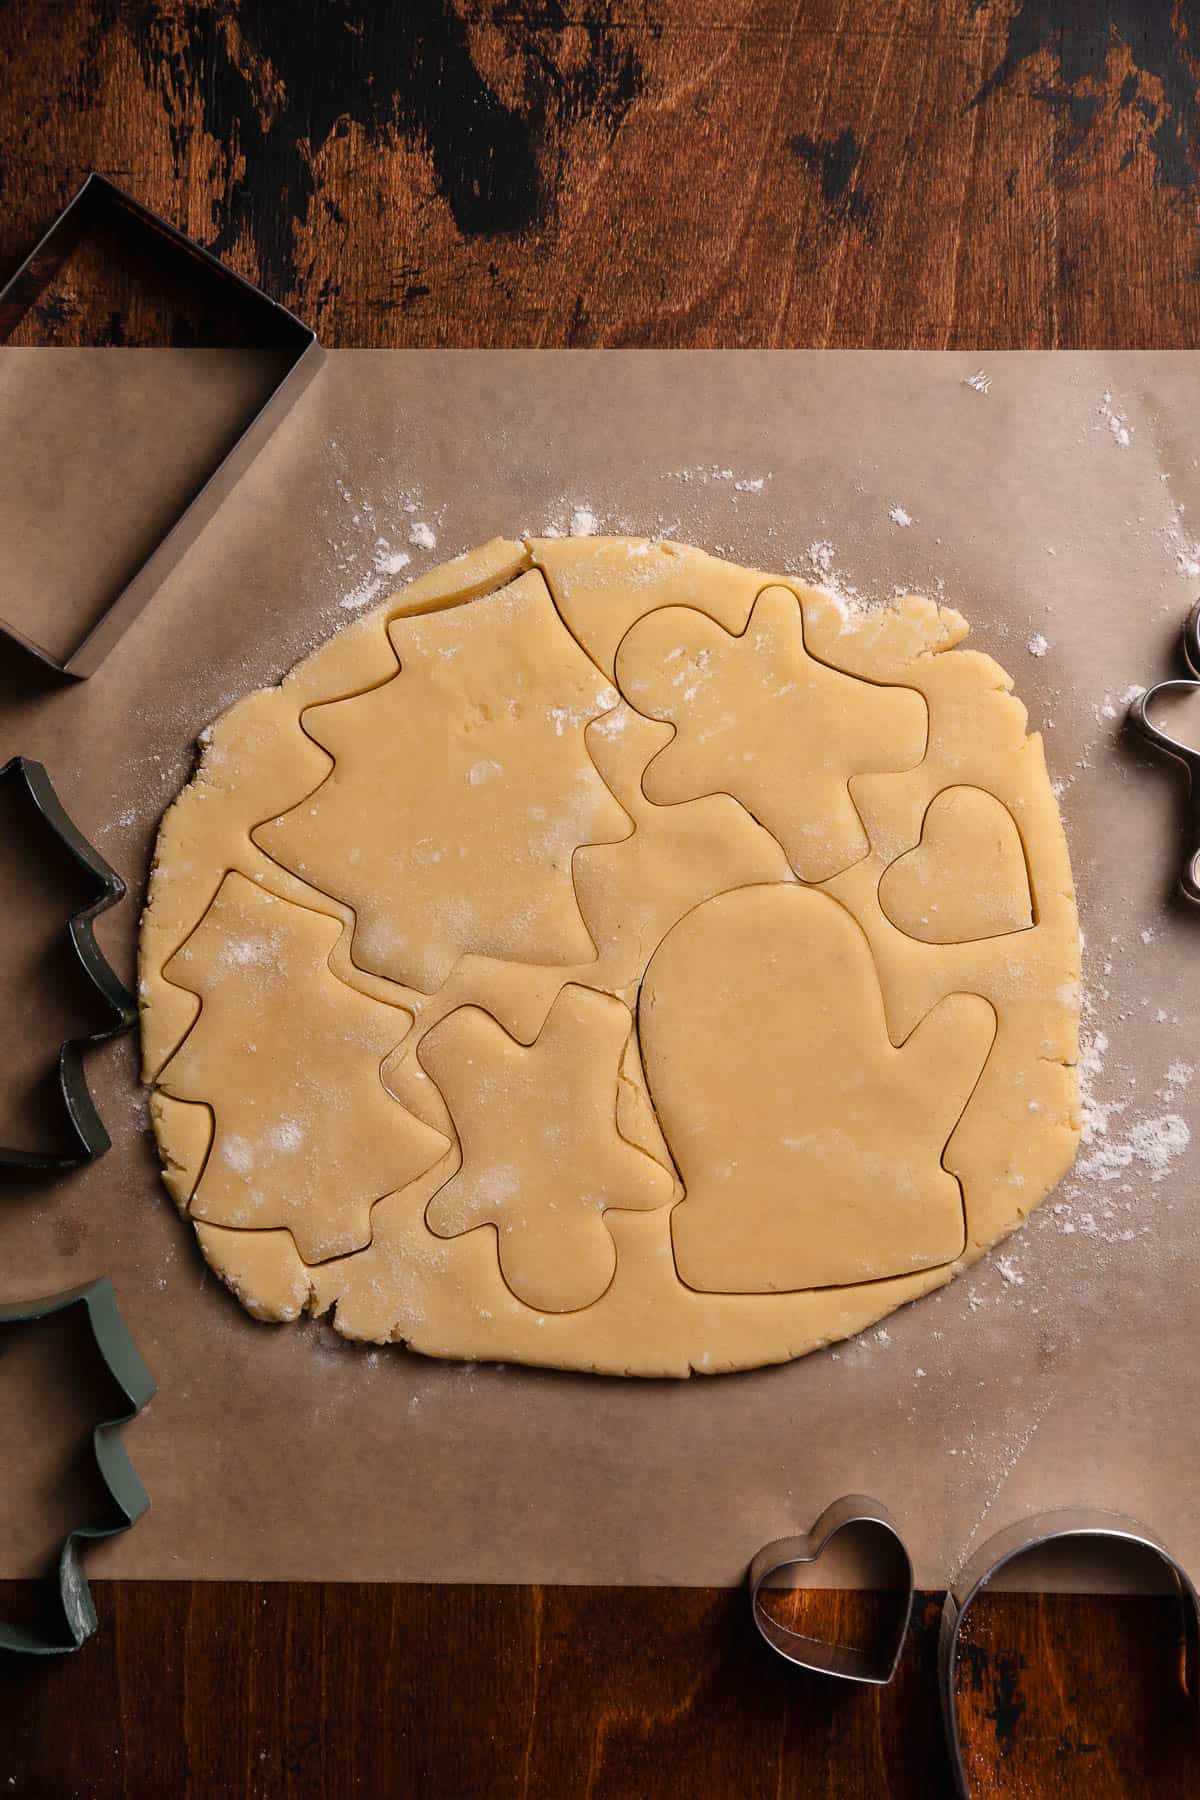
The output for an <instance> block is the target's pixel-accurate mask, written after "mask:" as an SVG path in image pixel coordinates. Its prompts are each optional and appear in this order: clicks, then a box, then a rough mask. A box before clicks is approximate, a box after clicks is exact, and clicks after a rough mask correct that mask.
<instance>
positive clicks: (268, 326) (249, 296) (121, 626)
mask: <svg viewBox="0 0 1200 1800" xmlns="http://www.w3.org/2000/svg"><path fill="white" fill-rule="evenodd" d="M108 221H112V222H114V223H116V224H119V225H120V226H122V227H124V228H125V229H126V230H128V229H129V228H130V227H132V228H133V230H134V231H136V232H137V233H138V235H139V237H141V238H143V239H144V240H145V244H146V246H147V248H148V250H149V252H150V253H151V255H152V256H155V257H157V258H159V259H161V258H163V257H164V256H167V257H171V258H174V259H175V261H177V262H178V263H180V264H181V265H182V266H183V267H184V269H185V270H186V271H187V272H188V273H189V275H191V276H193V277H197V278H201V279H204V280H206V281H208V282H209V283H212V282H216V283H219V284H220V286H221V287H222V288H223V289H224V290H225V291H226V292H227V293H229V294H230V295H231V296H232V297H233V298H234V299H236V300H237V301H238V302H239V304H240V305H241V306H243V307H244V308H245V312H246V316H247V319H248V320H252V321H253V323H254V326H255V331H254V339H255V343H256V345H257V347H259V348H262V349H272V350H282V351H286V352H287V353H288V355H289V361H288V363H287V366H286V368H285V369H284V372H283V375H282V376H281V378H280V380H279V382H278V383H277V384H276V386H275V388H274V389H273V390H272V392H271V393H270V394H269V395H268V396H267V398H266V400H265V402H264V403H263V405H262V406H261V407H260V408H259V410H258V412H257V413H255V415H254V417H253V418H252V419H251V420H250V421H249V423H248V424H247V426H246V428H245V430H244V431H243V432H242V434H241V436H240V437H239V438H238V439H237V442H236V443H235V444H234V445H233V447H232V449H231V450H230V451H229V452H228V454H227V455H226V456H225V457H224V458H223V459H222V460H221V461H220V462H219V463H218V464H217V465H216V467H215V468H214V469H213V470H212V473H211V474H210V475H209V477H208V479H207V480H206V481H204V482H203V483H202V485H201V486H200V487H199V488H198V490H197V491H196V493H195V494H193V496H192V498H191V500H190V502H189V503H188V505H187V506H186V507H185V509H184V511H183V512H182V513H181V515H180V517H179V518H178V519H177V520H176V522H175V524H174V525H173V526H172V527H171V529H170V531H168V532H167V534H166V536H165V537H164V538H162V539H161V541H160V542H159V543H158V545H157V546H156V547H155V548H154V549H153V550H152V551H151V552H150V554H149V556H148V557H147V558H146V559H145V561H144V562H143V563H142V565H141V567H140V568H139V569H138V570H137V571H136V573H135V574H134V575H133V576H132V578H131V579H130V581H129V582H128V583H127V584H126V586H125V587H124V588H122V590H121V591H120V593H118V594H115V595H113V597H112V599H111V600H110V602H109V604H108V606H107V608H106V610H105V611H104V612H103V614H102V615H101V617H100V618H99V619H98V620H97V622H96V623H95V624H94V625H93V626H92V628H91V629H90V630H89V631H88V632H87V633H86V634H85V635H84V637H83V638H82V639H81V640H80V642H79V643H77V644H76V645H75V646H74V648H73V649H72V650H71V651H70V652H69V653H68V654H67V655H66V656H65V657H59V656H56V655H54V654H53V652H52V651H50V650H47V649H46V647H45V646H44V645H43V644H38V643H35V642H34V640H33V639H32V638H29V637H27V636H26V635H25V633H24V632H22V631H19V630H18V629H17V628H16V626H15V625H12V624H10V623H8V622H7V621H6V620H4V619H0V636H5V637H9V638H11V639H13V640H14V641H15V642H16V643H19V644H22V645H23V646H24V647H25V649H26V650H28V651H30V652H31V654H32V655H34V656H36V657H37V658H38V659H39V661H41V662H43V663H45V664H46V665H47V666H48V667H49V668H51V669H55V670H57V671H58V673H59V674H62V675H73V676H76V677H80V678H82V677H83V676H86V675H94V674H95V672H96V670H97V669H98V668H99V666H100V664H101V662H102V661H103V659H104V658H105V657H106V656H107V655H108V652H109V651H110V650H111V649H112V647H113V645H114V644H115V643H116V641H117V639H118V638H119V637H121V636H122V635H123V633H124V632H125V630H126V629H127V627H128V626H130V625H132V623H133V621H134V620H135V619H136V618H137V616H138V614H139V613H140V612H141V611H142V609H143V607H145V605H146V603H147V602H148V601H149V600H150V599H151V598H152V596H153V595H154V593H155V592H156V591H157V589H158V588H159V587H160V586H161V585H162V583H163V581H164V580H165V579H166V577H167V575H168V574H169V573H170V571H171V570H172V569H173V568H174V567H175V565H176V563H177V562H178V561H179V560H180V558H181V557H182V556H183V553H184V551H185V550H187V549H188V547H189V546H190V545H191V544H192V543H193V542H194V541H195V539H196V538H197V537H199V535H200V533H201V531H202V530H203V529H204V527H205V525H207V523H208V521H209V520H210V519H211V518H212V516H213V514H214V513H215V512H216V510H217V507H218V506H219V505H220V503H221V501H222V500H223V499H224V498H225V496H226V494H227V493H228V492H229V491H230V489H231V488H232V487H233V485H234V483H235V482H236V481H237V480H238V478H239V477H240V476H241V475H242V474H243V473H244V472H245V470H246V469H247V468H248V467H249V466H250V464H251V462H253V460H254V458H255V457H256V456H257V455H258V452H259V451H260V450H261V449H262V447H263V445H264V444H265V443H266V441H267V439H268V438H269V437H270V435H271V433H272V432H273V431H274V429H275V427H276V425H278V424H279V422H280V420H281V419H282V418H283V417H284V415H285V414H286V413H287V412H288V411H289V410H290V409H291V407H292V405H293V404H294V402H295V401H296V400H297V399H299V397H300V395H301V393H302V392H303V390H304V389H305V388H306V387H307V386H308V384H309V382H310V381H311V380H312V377H313V376H314V375H315V374H316V372H317V366H318V364H319V362H320V360H321V349H320V346H319V345H318V343H317V334H316V332H315V331H313V330H312V329H311V328H310V327H309V326H307V325H305V324H304V323H303V321H302V320H300V319H298V318H297V317H296V315H295V314H294V313H291V312H289V311H288V309H287V308H286V307H285V306H280V305H279V303H278V301H275V300H272V299H271V298H270V297H269V296H268V295H267V294H264V293H263V291H262V289H261V288H257V287H255V286H254V284H253V282H250V281H246V280H245V279H244V278H243V277H242V276H241V275H238V274H235V272H234V271H233V270H232V269H229V268H227V267H226V266H225V264H224V263H223V262H221V261H220V259H219V258H218V257H215V256H213V255H212V254H211V253H210V252H209V251H207V250H205V249H204V248H203V247H202V246H201V245H200V244H197V243H195V242H194V241H193V239H191V238H189V237H187V236H185V234H184V233H183V232H182V231H179V230H177V229H176V227H175V226H174V225H171V224H169V223H168V222H167V220H166V219H163V218H160V217H159V215H158V214H157V213H154V212H151V210H150V208H149V207H148V206H143V205H142V203H141V201H140V200H135V199H134V197H133V195H132V194H127V193H126V192H125V190H124V189H123V188H120V187H118V186H117V184H116V183H115V182H113V181H109V180H108V178H107V176H104V175H96V174H91V175H89V176H88V178H87V180H86V181H85V182H84V184H83V186H82V187H81V188H80V189H79V191H78V193H76V194H75V195H74V197H73V198H72V199H71V200H70V201H68V203H67V205H66V206H65V207H64V209H63V211H62V212H61V213H60V214H59V215H58V217H57V219H55V220H54V222H53V224H52V225H51V226H50V229H49V230H48V231H47V232H46V234H45V236H44V237H43V238H42V239H41V241H40V242H39V243H38V244H37V245H35V247H34V248H33V250H31V251H30V253H29V255H28V256H27V257H26V258H25V261H24V262H23V263H22V264H21V266H20V268H19V269H18V270H17V271H16V273H15V275H13V276H12V278H11V280H9V281H8V282H7V283H6V284H5V286H4V287H3V288H0V343H2V342H3V341H4V339H5V338H7V337H10V336H11V335H12V332H13V330H14V329H15V327H16V326H17V325H18V324H19V323H20V321H21V319H22V318H23V317H24V316H25V314H26V313H27V312H28V311H29V309H30V307H31V306H32V305H33V303H34V301H35V300H36V299H37V298H38V296H39V295H40V294H41V293H42V292H43V291H44V289H45V288H46V287H47V286H48V284H49V283H50V282H51V281H52V280H53V278H54V276H55V275H56V274H57V273H58V271H59V269H60V268H61V267H62V265H63V264H64V262H65V261H66V260H67V258H68V257H69V256H70V254H71V252H72V251H73V250H74V249H75V247H76V245H77V244H78V243H79V241H80V239H81V238H82V237H83V236H84V234H85V233H86V232H87V231H88V230H89V228H92V227H94V226H95V225H96V224H97V222H108Z"/></svg>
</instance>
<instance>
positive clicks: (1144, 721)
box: [1128, 600, 1200, 906]
mask: <svg viewBox="0 0 1200 1800" xmlns="http://www.w3.org/2000/svg"><path fill="white" fill-rule="evenodd" d="M1183 660H1184V663H1185V664H1186V666H1187V670H1188V674H1187V676H1186V677H1177V678H1175V679H1173V680H1170V681H1159V682H1156V683H1155V685H1154V686H1153V687H1151V688H1147V689H1146V691H1145V693H1144V694H1139V695H1138V697H1137V699H1136V700H1135V701H1134V702H1133V704H1132V706H1131V707H1130V708H1129V715H1128V716H1129V723H1130V725H1131V726H1132V727H1133V729H1134V730H1135V731H1136V732H1137V733H1138V735H1139V736H1140V737H1142V738H1144V739H1145V740H1146V742H1147V743H1148V744H1150V745H1151V746H1152V748H1153V749H1155V750H1158V751H1160V752H1161V753H1162V754H1163V755H1164V756H1170V757H1172V758H1173V759H1174V760H1175V761H1176V762H1178V763H1182V764H1183V766H1184V768H1185V769H1186V770H1187V773H1188V826H1187V832H1188V847H1187V853H1186V856H1185V859H1184V864H1183V870H1182V872H1181V874H1180V877H1179V885H1180V887H1181V888H1182V889H1183V891H1184V893H1185V894H1186V895H1187V897H1188V899H1189V900H1190V901H1192V903H1193V904H1194V905H1196V906H1200V750H1194V749H1193V748H1192V746H1191V745H1190V744H1184V743H1181V742H1180V740H1179V739H1178V738H1176V737H1172V736H1171V733H1170V732H1169V731H1164V730H1163V728H1162V726H1161V725H1156V724H1155V723H1154V721H1153V719H1152V718H1151V717H1150V710H1151V708H1152V707H1153V705H1154V702H1155V701H1156V700H1157V699H1158V698H1159V697H1160V695H1163V694H1170V693H1176V694H1196V693H1200V600H1197V602H1196V604H1195V606H1193V608H1192V610H1191V612H1190V613H1189V614H1188V616H1187V620H1186V622H1185V624H1184V627H1183Z"/></svg>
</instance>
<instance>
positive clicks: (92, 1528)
mask: <svg viewBox="0 0 1200 1800" xmlns="http://www.w3.org/2000/svg"><path fill="white" fill-rule="evenodd" d="M72 1306H82V1307H83V1309H84V1311H85V1313H86V1314H87V1319H88V1327H89V1330H90V1332H91V1337H92V1343H93V1345H94V1347H95V1351H96V1354H97V1356H98V1357H99V1358H100V1360H101V1362H102V1363H103V1364H104V1366H105V1368H106V1369H107V1370H108V1372H109V1374H110V1375H111V1377H112V1379H113V1381H114V1382H115V1383H116V1385H117V1387H118V1388H119V1389H120V1391H121V1393H122V1394H123V1395H124V1396H125V1402H126V1405H127V1407H128V1410H127V1411H124V1412H120V1413H118V1414H116V1415H115V1416H114V1417H112V1418H109V1419H101V1420H100V1421H99V1422H98V1423H97V1424H96V1425H95V1426H94V1427H93V1429H92V1455H93V1457H94V1459H95V1464H96V1468H97V1469H98V1470H99V1473H100V1478H101V1480H102V1482H103V1483H104V1486H105V1488H106V1490H107V1492H108V1494H109V1497H110V1498H111V1500H112V1503H113V1505H114V1507H115V1508H116V1510H117V1513H118V1515H119V1517H118V1519H117V1520H116V1521H115V1522H113V1523H104V1524H101V1523H93V1524H87V1525H77V1526H75V1527H74V1528H73V1529H72V1530H71V1531H69V1532H68V1533H67V1535H66V1537H65V1538H64V1539H63V1543H62V1548H61V1550H60V1551H59V1555H58V1565H57V1582H56V1584H55V1585H56V1601H57V1609H58V1612H59V1613H60V1615H61V1622H62V1626H63V1635H62V1637H61V1638H60V1637H57V1636H51V1635H45V1634H42V1633H39V1632H36V1631H32V1630H30V1629H29V1628H28V1627H26V1626H23V1625H16V1624H12V1623H9V1622H7V1621H5V1620H3V1619H0V1652H5V1653H8V1654H10V1655H16V1656H62V1655H67V1654H69V1653H70V1652H71V1651H73V1650H78V1649H79V1648H80V1646H81V1645H82V1644H84V1643H85V1642H86V1641H87V1639H88V1638H89V1637H90V1636H91V1635H92V1633H93V1632H94V1631H95V1629H96V1623H97V1620H96V1607H95V1603H94V1601H93V1600H92V1594H91V1589H90V1588H89V1586H88V1580H87V1573H86V1570H85V1568H84V1561H83V1552H84V1550H85V1548H86V1546H87V1545H88V1544H91V1543H95V1542H98V1541H99V1540H100V1539H102V1538H110V1537H116V1536H118V1535H119V1534H120V1533H121V1532H124V1531H129V1530H130V1529H131V1528H132V1527H133V1526H134V1525H136V1524H137V1522H138V1520H139V1519H140V1518H141V1516H142V1514H143V1513H144V1512H145V1511H146V1508H147V1507H148V1506H149V1504H150V1496H149V1494H148V1493H147V1492H146V1489H145V1487H144V1486H143V1485H142V1482H141V1479H140V1477H139V1476H138V1474H137V1471H136V1470H135V1469H134V1466H133V1464H132V1462H131V1461H130V1459H129V1453H128V1451H127V1450H126V1449H125V1446H124V1444H123V1443H122V1441H121V1431H122V1428H123V1427H124V1426H126V1425H128V1424H129V1422H130V1421H131V1420H132V1419H135V1418H136V1417H137V1415H138V1414H139V1413H140V1412H141V1411H142V1409H143V1408H144V1407H145V1406H146V1405H147V1404H148V1403H149V1401H150V1399H151V1398H152V1396H153V1394H154V1392H155V1386H156V1384H155V1380H154V1377H153V1375H151V1373H150V1371H149V1369H148V1368H147V1367H146V1365H145V1363H144V1362H143V1361H142V1358H141V1356H140V1354H139V1353H138V1350H137V1347H136V1345H135V1344H134V1341H133V1339H132V1338H131V1337H130V1335H129V1329H128V1327H127V1326H126V1324H125V1321H124V1319H123V1318H122V1317H121V1313H120V1309H119V1308H118V1306H117V1296H116V1294H115V1292H114V1291H113V1285H112V1282H111V1281H110V1280H109V1279H108V1277H107V1276H106V1275H102V1276H100V1277H99V1278H98V1279H97V1280H96V1281H89V1282H86V1283H85V1284H84V1285H83V1286H81V1287H74V1288H67V1289H65V1290H64V1291H63V1292H62V1293H60V1294H47V1295H45V1296H44V1297H43V1298H42V1299H40V1300H26V1301H21V1300H15V1301H14V1300H10V1301H4V1302H0V1326H4V1325H14V1324H28V1323H32V1322H34V1321H36V1320H38V1319H45V1318H49V1317H50V1316H51V1315H52V1314H54V1313H60V1312H65V1311H67V1310H68V1308H70V1307H72Z"/></svg>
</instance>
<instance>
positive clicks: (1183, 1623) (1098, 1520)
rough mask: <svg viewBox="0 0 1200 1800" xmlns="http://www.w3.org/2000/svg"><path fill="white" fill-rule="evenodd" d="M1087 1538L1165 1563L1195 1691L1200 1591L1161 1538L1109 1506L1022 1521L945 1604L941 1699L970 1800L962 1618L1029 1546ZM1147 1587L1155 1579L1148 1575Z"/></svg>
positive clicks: (1183, 1666)
mask: <svg viewBox="0 0 1200 1800" xmlns="http://www.w3.org/2000/svg"><path fill="white" fill-rule="evenodd" d="M1081 1538H1087V1539H1090V1540H1091V1541H1092V1543H1093V1544H1094V1545H1095V1546H1096V1547H1098V1548H1100V1549H1101V1550H1104V1549H1106V1548H1107V1549H1108V1551H1110V1552H1113V1553H1115V1552H1118V1551H1124V1552H1125V1553H1128V1552H1129V1551H1130V1550H1132V1551H1134V1552H1135V1554H1136V1555H1137V1557H1138V1560H1139V1561H1140V1562H1142V1563H1143V1565H1144V1566H1145V1567H1146V1568H1148V1569H1149V1570H1151V1571H1152V1572H1154V1573H1156V1574H1159V1575H1161V1573H1162V1571H1163V1569H1164V1568H1165V1570H1166V1572H1167V1574H1168V1575H1169V1577H1170V1578H1171V1582H1172V1584H1173V1586H1174V1588H1175V1591H1176V1592H1177V1594H1178V1597H1179V1605H1180V1615H1181V1617H1180V1635H1181V1642H1182V1648H1183V1656H1182V1658H1181V1660H1180V1673H1181V1678H1182V1681H1183V1686H1184V1690H1185V1692H1186V1693H1187V1694H1188V1695H1189V1696H1190V1697H1191V1698H1192V1699H1193V1700H1194V1699H1195V1697H1196V1675H1197V1669H1198V1666H1200V1596H1198V1595H1197V1593H1196V1589H1195V1587H1194V1586H1193V1584H1192V1580H1191V1577H1190V1576H1189V1575H1188V1573H1187V1571H1186V1570H1185V1569H1184V1567H1183V1565H1182V1564H1181V1563H1180V1562H1178V1561H1177V1559H1176V1558H1175V1557H1174V1556H1173V1555H1172V1554H1171V1552H1170V1551H1169V1550H1168V1549H1167V1546H1166V1545H1165V1544H1164V1543H1163V1542H1162V1540H1161V1539H1160V1538H1157V1537H1156V1536H1155V1535H1154V1533H1153V1532H1152V1531H1150V1530H1148V1529H1147V1527H1146V1526H1145V1525H1141V1524H1139V1523H1138V1521H1137V1520H1136V1519H1128V1518H1126V1517H1125V1516H1124V1515H1123V1514H1122V1513H1113V1512H1102V1511H1100V1510H1098V1509H1095V1508H1089V1507H1065V1508H1061V1509H1059V1510H1056V1511H1052V1512H1044V1513H1034V1514H1033V1515H1032V1516H1031V1517H1030V1518H1027V1519H1018V1520H1017V1522H1016V1523H1015V1524H1013V1525H1008V1526H1006V1527H1005V1528H1004V1530H1003V1531H998V1532H997V1533H996V1535H995V1536H994V1537H991V1538H989V1539H988V1540H987V1542H986V1543H985V1544H983V1545H981V1546H980V1548H979V1549H978V1550H977V1551H976V1552H975V1554H974V1555H973V1556H972V1557H970V1559H969V1560H968V1561H967V1562H966V1564H965V1565H964V1566H963V1568H962V1569H961V1570H960V1571H959V1573H958V1574H957V1575H956V1576H955V1578H954V1580H953V1582H952V1583H951V1585H950V1588H949V1591H948V1592H947V1594H946V1600H945V1605H944V1606H943V1608H942V1623H941V1630H940V1633H939V1637H938V1686H939V1688H940V1690H941V1697H942V1721H943V1725H944V1727H945V1733H946V1747H947V1749H948V1751H949V1755H950V1763H951V1767H952V1769H953V1774H954V1791H955V1793H956V1794H957V1795H958V1797H959V1800H970V1791H971V1790H970V1783H969V1780H968V1777H967V1768H966V1763H965V1761H964V1759H963V1746H962V1738H961V1735H960V1733H959V1729H958V1705H957V1697H956V1677H957V1671H958V1653H959V1643H960V1639H961V1635H962V1625H963V1619H964V1618H965V1617H966V1614H967V1612H968V1610H969V1608H970V1606H971V1604H972V1602H973V1601H974V1600H975V1599H976V1598H977V1596H978V1595H979V1593H980V1592H981V1590H982V1589H983V1588H985V1587H986V1586H987V1584H988V1583H989V1581H991V1580H992V1579H993V1578H994V1577H995V1576H996V1575H998V1574H999V1572H1000V1570H1001V1569H1003V1568H1005V1567H1006V1565H1007V1564H1009V1563H1012V1562H1015V1561H1016V1560H1017V1559H1018V1558H1019V1557H1022V1556H1024V1555H1026V1554H1027V1553H1028V1552H1029V1551H1032V1550H1040V1549H1042V1548H1043V1547H1044V1546H1045V1545H1048V1544H1056V1543H1062V1542H1064V1541H1065V1540H1068V1539H1076V1540H1078V1539H1081ZM1146 1586H1147V1588H1148V1589H1149V1588H1150V1587H1151V1586H1152V1583H1151V1582H1149V1581H1147V1583H1146Z"/></svg>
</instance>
